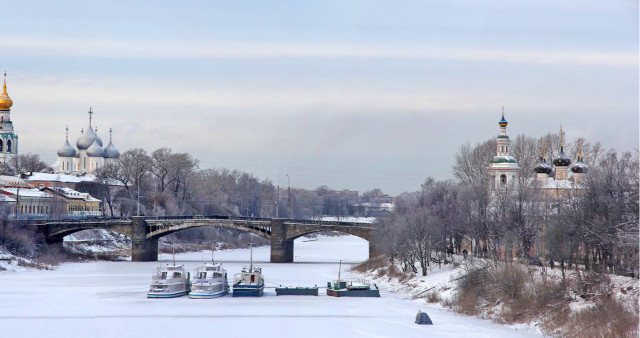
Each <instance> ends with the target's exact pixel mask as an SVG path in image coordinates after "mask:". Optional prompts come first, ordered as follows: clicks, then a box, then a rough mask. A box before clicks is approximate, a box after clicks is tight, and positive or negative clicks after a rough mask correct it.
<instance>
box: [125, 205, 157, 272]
mask: <svg viewBox="0 0 640 338" xmlns="http://www.w3.org/2000/svg"><path fill="white" fill-rule="evenodd" d="M131 230H132V236H131V261H132V262H153V261H157V260H158V239H157V238H152V239H147V223H146V222H145V221H144V218H143V217H139V216H134V217H133V218H132V223H131Z"/></svg>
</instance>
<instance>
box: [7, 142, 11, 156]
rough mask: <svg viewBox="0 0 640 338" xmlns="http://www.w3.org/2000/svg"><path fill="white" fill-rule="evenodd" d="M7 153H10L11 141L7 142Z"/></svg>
mask: <svg viewBox="0 0 640 338" xmlns="http://www.w3.org/2000/svg"><path fill="white" fill-rule="evenodd" d="M7 152H8V153H10V152H11V140H8V141H7Z"/></svg>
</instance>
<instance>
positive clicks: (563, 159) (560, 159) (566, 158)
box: [553, 147, 571, 167]
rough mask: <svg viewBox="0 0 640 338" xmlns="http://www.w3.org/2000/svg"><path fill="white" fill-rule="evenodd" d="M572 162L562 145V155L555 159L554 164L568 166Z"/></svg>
mask: <svg viewBox="0 0 640 338" xmlns="http://www.w3.org/2000/svg"><path fill="white" fill-rule="evenodd" d="M570 164H571V159H570V158H569V156H567V155H566V154H565V153H564V150H563V149H562V147H560V155H558V157H556V158H554V159H553V165H555V166H556V167H568V166H569V165H570Z"/></svg>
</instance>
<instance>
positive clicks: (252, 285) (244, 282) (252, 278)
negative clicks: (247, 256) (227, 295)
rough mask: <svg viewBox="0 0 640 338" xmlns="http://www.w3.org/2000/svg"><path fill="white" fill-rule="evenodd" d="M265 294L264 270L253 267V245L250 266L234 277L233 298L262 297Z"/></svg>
mask: <svg viewBox="0 0 640 338" xmlns="http://www.w3.org/2000/svg"><path fill="white" fill-rule="evenodd" d="M263 293H264V277H262V268H260V267H257V266H253V243H252V246H251V260H250V264H249V266H245V267H243V268H242V271H241V272H240V273H237V274H235V275H234V276H233V292H232V295H233V297H261V296H262V294H263Z"/></svg>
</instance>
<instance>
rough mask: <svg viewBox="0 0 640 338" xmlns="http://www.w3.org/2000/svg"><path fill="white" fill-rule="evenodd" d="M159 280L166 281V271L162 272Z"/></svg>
mask: <svg viewBox="0 0 640 338" xmlns="http://www.w3.org/2000/svg"><path fill="white" fill-rule="evenodd" d="M160 279H167V272H166V271H162V274H160Z"/></svg>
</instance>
